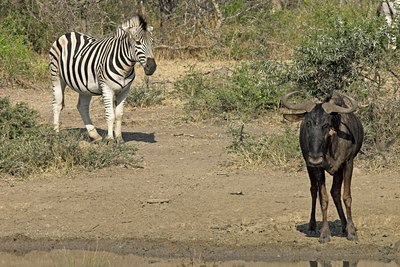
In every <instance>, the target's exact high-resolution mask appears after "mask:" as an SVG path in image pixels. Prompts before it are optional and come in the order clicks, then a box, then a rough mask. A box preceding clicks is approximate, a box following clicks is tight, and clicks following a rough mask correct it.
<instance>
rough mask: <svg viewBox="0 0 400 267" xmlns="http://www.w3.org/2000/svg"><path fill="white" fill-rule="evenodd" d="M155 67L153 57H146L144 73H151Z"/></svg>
mask: <svg viewBox="0 0 400 267" xmlns="http://www.w3.org/2000/svg"><path fill="white" fill-rule="evenodd" d="M156 69H157V64H156V61H155V60H154V58H147V60H146V65H145V66H144V73H145V74H146V75H152V74H153V73H154V72H155V71H156Z"/></svg>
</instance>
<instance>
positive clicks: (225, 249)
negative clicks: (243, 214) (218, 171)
mask: <svg viewBox="0 0 400 267" xmlns="http://www.w3.org/2000/svg"><path fill="white" fill-rule="evenodd" d="M52 250H71V251H97V252H110V253H114V254H118V255H130V254H133V255H136V256H140V257H157V258H164V259H181V258H185V259H193V258H194V257H198V258H201V260H203V261H207V262H217V261H218V262H226V261H234V260H242V261H248V262H250V261H252V262H254V261H257V262H298V261H311V260H313V261H360V260H364V261H377V262H378V261H379V262H398V263H400V242H398V243H397V244H395V245H394V246H374V245H358V244H350V245H349V246H348V247H339V246H337V245H335V244H327V245H326V244H325V245H314V246H311V247H310V246H307V247H306V246H303V245H301V244H297V245H294V244H293V243H285V242H282V243H280V244H263V245H258V246H241V245H240V244H238V245H237V246H226V245H223V244H220V245H218V244H213V243H205V242H170V241H168V240H144V239H121V240H110V239H107V240H104V239H103V240H102V239H97V240H80V239H71V240H43V239H42V240H33V239H31V238H29V237H27V236H24V235H15V236H10V237H3V238H1V239H0V251H1V252H7V253H11V254H15V255H25V254H28V253H30V252H32V251H52Z"/></svg>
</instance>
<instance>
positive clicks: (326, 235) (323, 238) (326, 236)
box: [319, 231, 331, 244]
mask: <svg viewBox="0 0 400 267" xmlns="http://www.w3.org/2000/svg"><path fill="white" fill-rule="evenodd" d="M329 241H331V233H330V231H323V232H321V235H320V237H319V243H321V244H325V243H328V242H329Z"/></svg>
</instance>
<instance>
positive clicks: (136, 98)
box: [126, 82, 165, 107]
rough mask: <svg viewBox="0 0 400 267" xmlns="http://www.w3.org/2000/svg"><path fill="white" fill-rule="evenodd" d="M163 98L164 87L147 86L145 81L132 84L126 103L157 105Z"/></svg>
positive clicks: (132, 104) (139, 105)
mask: <svg viewBox="0 0 400 267" xmlns="http://www.w3.org/2000/svg"><path fill="white" fill-rule="evenodd" d="M164 99H165V89H164V88H163V87H162V86H159V85H151V86H149V85H148V84H146V83H145V82H143V83H142V84H140V85H137V86H132V88H131V89H130V91H129V94H128V96H127V98H126V103H127V104H128V105H129V106H132V107H149V106H153V105H159V104H161V103H162V101H163V100H164Z"/></svg>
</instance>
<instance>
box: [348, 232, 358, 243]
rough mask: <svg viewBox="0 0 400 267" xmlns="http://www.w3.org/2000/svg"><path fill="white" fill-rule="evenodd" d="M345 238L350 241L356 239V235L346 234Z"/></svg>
mask: <svg viewBox="0 0 400 267" xmlns="http://www.w3.org/2000/svg"><path fill="white" fill-rule="evenodd" d="M347 240H350V241H358V236H357V234H356V233H352V234H348V235H347Z"/></svg>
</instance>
